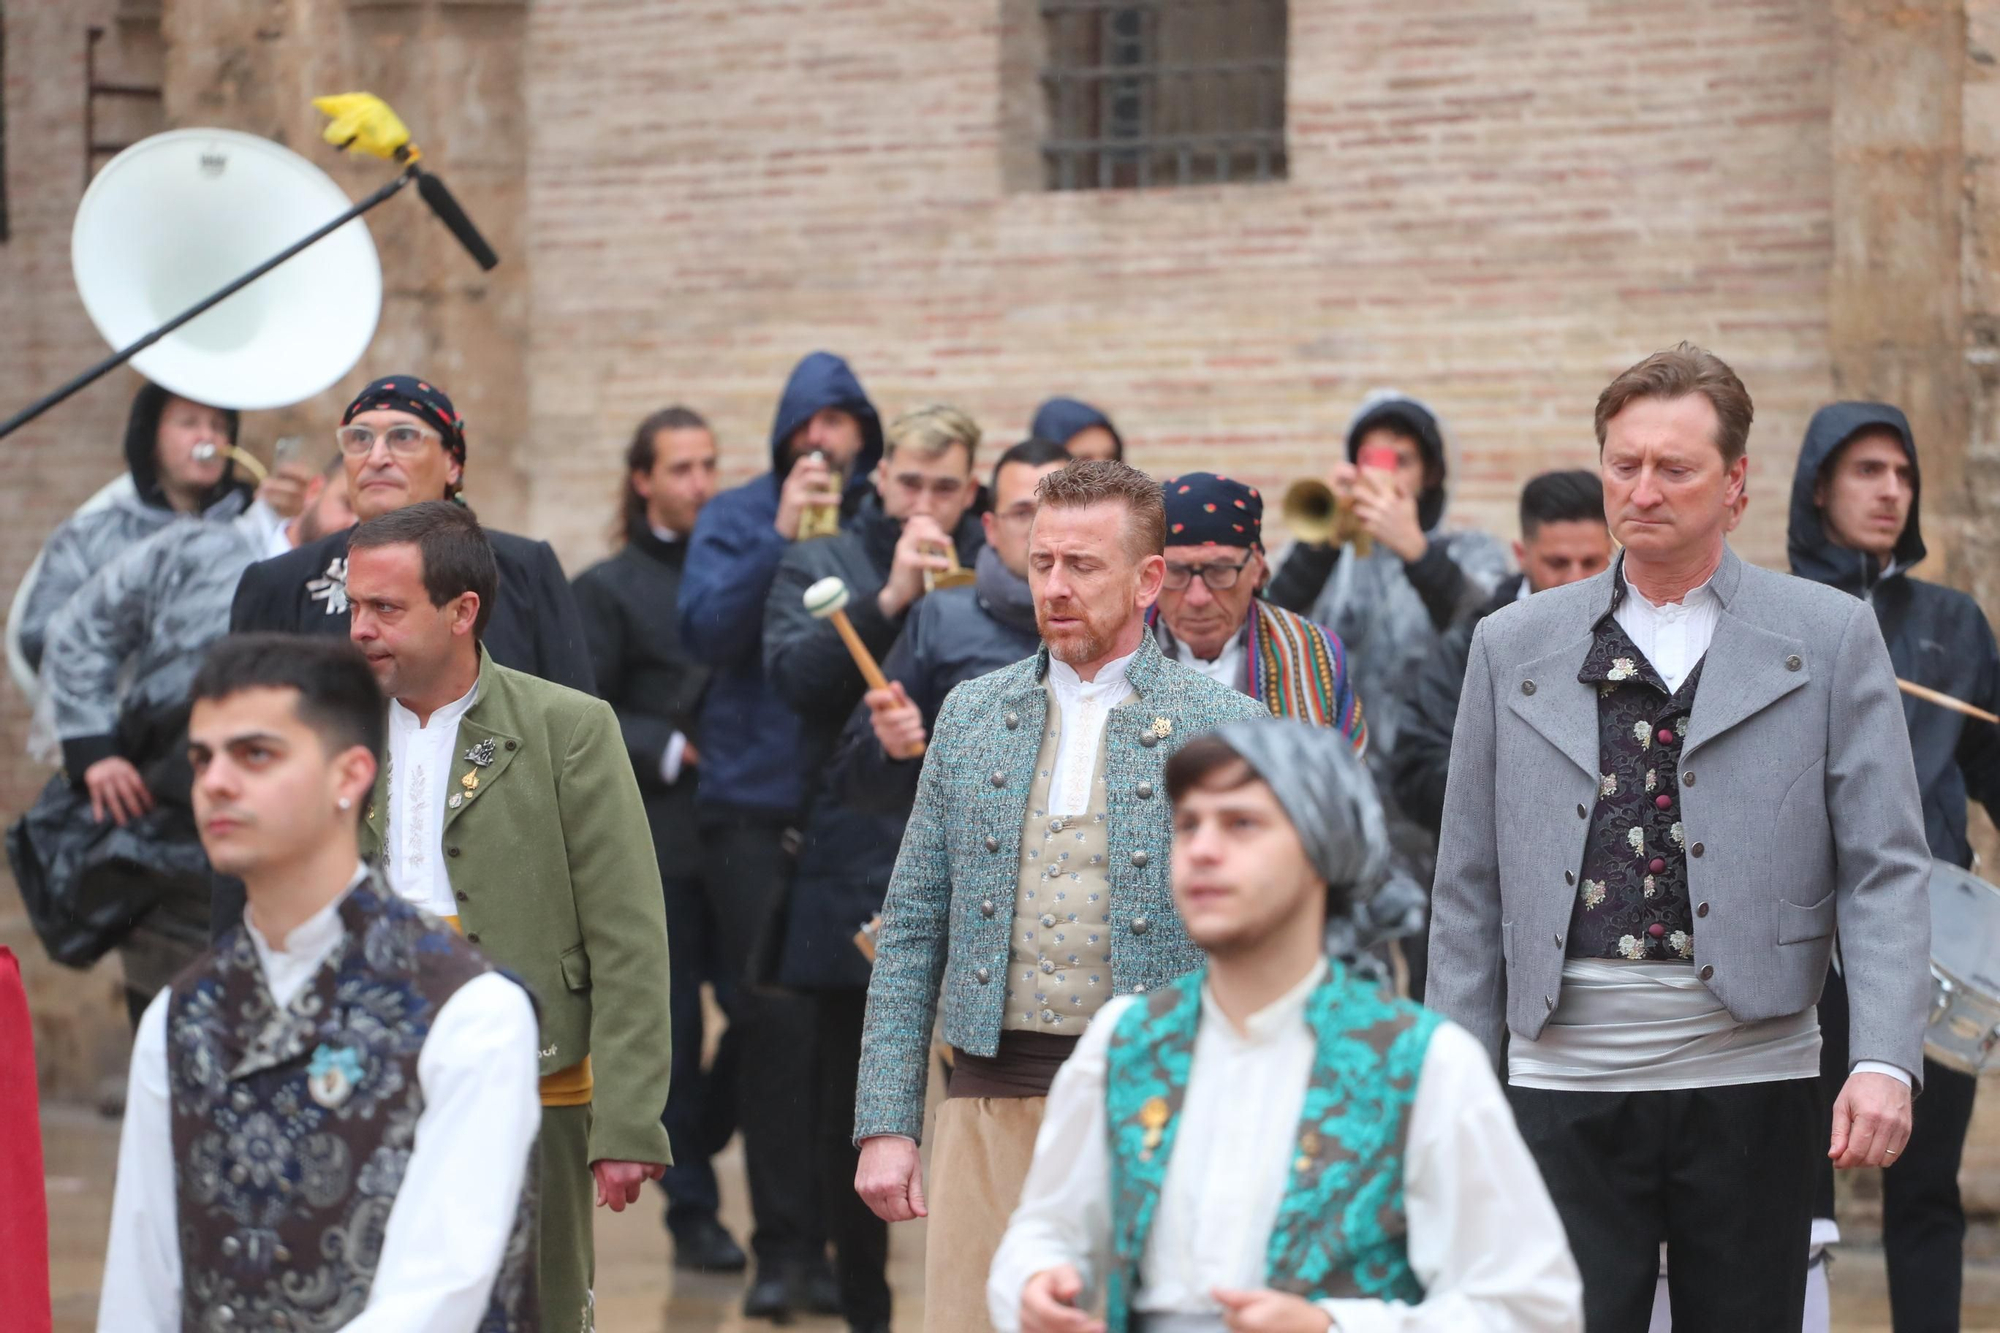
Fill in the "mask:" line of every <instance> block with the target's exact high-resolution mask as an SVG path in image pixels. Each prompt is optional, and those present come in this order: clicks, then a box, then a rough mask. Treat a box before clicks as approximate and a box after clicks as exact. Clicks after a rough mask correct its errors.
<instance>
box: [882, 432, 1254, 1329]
mask: <svg viewBox="0 0 2000 1333" xmlns="http://www.w3.org/2000/svg"><path fill="white" fill-rule="evenodd" d="M1038 498H1039V500H1040V505H1039V508H1038V509H1037V511H1036V514H1035V521H1034V526H1033V528H1032V529H1031V532H1030V537H1029V547H1028V582H1029V586H1030V588H1032V590H1033V593H1034V598H1035V617H1036V621H1037V624H1038V626H1039V628H1040V631H1041V635H1042V640H1043V644H1044V648H1043V651H1042V652H1040V653H1038V654H1036V655H1035V656H1034V657H1032V658H1029V659H1028V660H1026V661H1023V662H1019V663H1016V664H1015V665H1014V666H1011V667H1006V668H1003V669H1002V670H999V671H995V672H992V673H990V674H988V675H985V676H982V677H980V678H978V679H977V680H974V681H970V682H967V683H966V684H964V685H961V686H959V687H958V688H957V689H955V690H953V691H952V692H951V694H950V695H949V696H948V697H947V698H946V699H945V702H944V707H943V709H942V710H941V711H940V712H939V714H938V720H937V729H936V734H935V737H934V738H933V740H932V742H931V744H930V746H929V748H928V749H927V750H926V752H925V756H924V765H923V772H922V775H921V776H920V777H919V779H918V784H917V800H916V807H915V809H914V810H913V811H912V813H911V816H910V822H909V827H908V830H907V832H906V833H905V834H904V837H903V847H902V853H901V855H900V856H899V857H898V858H897V862H896V872H895V875H894V877H893V878H892V879H891V881H890V884H889V894H888V900H887V902H886V904H885V906H884V908H883V913H882V925H881V930H880V934H879V937H878V940H877V946H876V948H877V953H876V959H875V971H874V975H873V976H872V977H871V979H870V981H869V987H868V1009H867V1015H866V1018H865V1020H864V1024H863V1029H862V1041H861V1078H860V1085H859V1088H858V1090H857V1094H856V1109H855V1126H854V1137H855V1141H856V1142H857V1143H858V1144H859V1145H860V1147H861V1162H860V1167H859V1169H858V1171H857V1172H856V1174H855V1188H856V1190H857V1191H858V1192H859V1193H860V1195H861V1197H862V1198H863V1199H865V1200H866V1201H867V1202H868V1205H869V1207H870V1208H872V1209H873V1210H874V1211H875V1213H876V1215H877V1216H879V1217H882V1218H883V1219H885V1220H887V1221H890V1222H899V1221H906V1220H909V1219H911V1218H915V1217H929V1218H930V1224H929V1227H928V1230H927V1232H926V1236H927V1239H926V1271H925V1282H924V1289H925V1309H924V1319H925V1326H926V1327H927V1328H929V1329H933V1330H951V1333H966V1331H967V1330H977V1329H980V1328H982V1327H984V1326H985V1324H986V1312H985V1302H984V1301H983V1299H982V1297H981V1293H982V1288H983V1286H984V1282H985V1274H986V1270H987V1268H988V1266H989V1264H990V1263H991V1260H992V1256H993V1251H994V1248H995V1247H996V1246H997V1245H998V1243H999V1240H1000V1235H1001V1232H1002V1230H1003V1229H1004V1228H1005V1225H1006V1220H1007V1214H1008V1211H1009V1210H1010V1209H1011V1207H1012V1205H1013V1202H1014V1199H1015V1197H1016V1195H1017V1193H1018V1191H1019V1188H1020V1183H1021V1180H1022V1178H1023V1177H1024V1176H1025V1174H1026V1172H1027V1167H1028V1160H1029V1157H1030V1155H1031V1153H1032V1151H1033V1148H1034V1143H1035V1133H1036V1130H1037V1128H1038V1127H1039V1125H1040V1123H1041V1112H1042V1106H1043V1101H1044V1099H1045V1098H1046V1096H1047V1094H1048V1089H1049V1083H1050V1080H1052V1079H1053V1078H1054V1076H1055V1071H1056V1069H1057V1068H1058V1067H1059V1066H1060V1065H1061V1063H1062V1061H1063V1059H1064V1058H1065V1057H1066V1056H1067V1055H1068V1054H1069V1053H1070V1051H1071V1050H1072V1049H1073V1048H1074V1047H1075V1045H1076V1040H1077V1037H1078V1036H1079V1035H1081V1033H1082V1032H1083V1031H1084V1029H1085V1027H1086V1026H1087V1024H1088V1023H1089V1021H1090V1018H1091V1015H1093V1014H1094V1013H1095V1012H1096V1011H1097V1010H1098V1009H1099V1008H1100V1007H1101V1006H1102V1005H1103V1003H1104V1002H1105V1001H1106V1000H1107V999H1109V998H1110V997H1111V996H1112V995H1115V994H1129V993H1133V992H1136V991H1142V990H1152V989H1155V988H1157V987H1158V986H1160V985H1163V984H1164V983H1166V982H1168V981H1170V980H1172V979H1173V978H1174V977H1177V976H1180V975H1181V974H1183V973H1185V972H1188V971H1191V970H1193V969H1194V968H1195V967H1198V966H1199V965H1200V963H1201V952H1200V950H1199V949H1197V948H1196V947H1195V946H1194V945H1193V944H1192V943H1191V942H1190V941H1189V940H1188V938H1187V935H1186V933H1185V932H1184V931H1183V930H1182V929H1181V924H1180V921H1179V919H1178V918H1177V917H1176V916H1175V913H1174V907H1173V902H1172V899H1171V898H1170V896H1169V895H1168V892H1167V881H1166V871H1167V859H1168V855H1169V853H1170V850H1171V846H1172V828H1171V824H1170V815H1169V811H1168V807H1167V801H1166V799H1165V795H1166V790H1165V765H1166V761H1167V759H1168V758H1169V757H1171V756H1172V755H1173V753H1174V752H1175V751H1176V750H1178V749H1179V748H1180V747H1181V746H1182V745H1184V744H1185V743H1186V742H1187V741H1188V740H1189V739H1190V738H1192V737H1194V736H1196V735H1199V734H1201V733H1202V732H1205V731H1207V730H1209V729H1211V728H1213V727H1215V726H1217V725H1219V724H1221V723H1224V722H1228V721H1231V720H1233V719H1236V718H1241V717H1256V716H1263V715H1265V711H1264V709H1263V708H1262V707H1261V706H1259V705H1258V704H1257V703H1256V702H1254V701H1253V700H1251V699H1249V698H1246V697H1245V696H1243V695H1241V694H1238V693H1236V692H1235V691H1234V690H1231V689H1228V688H1226V687H1224V686H1222V685H1218V684H1216V683H1215V682H1214V681H1212V680H1210V679H1208V678H1207V677H1205V676H1203V675H1201V674H1200V673H1198V672H1194V671H1190V670H1188V669H1187V668H1186V667H1183V666H1181V665H1179V664H1178V663H1175V662H1170V661H1168V660H1167V659H1166V657H1165V656H1164V655H1163V654H1162V653H1161V652H1160V649H1159V645H1158V643H1157V642H1156V641H1155V640H1154V639H1153V637H1152V635H1151V634H1149V633H1147V627H1146V611H1147V609H1148V608H1149V607H1151V606H1152V604H1153V602H1154V601H1155V599H1157V598H1158V596H1159V591H1160V582H1161V579H1162V577H1163V576H1164V574H1165V566H1166V560H1165V558H1164V557H1163V556H1162V555H1161V550H1162V549H1163V547H1164V546H1165V537H1166V516H1165V511H1164V508H1163V506H1162V504H1161V497H1160V486H1159V483H1158V482H1156V481H1154V480H1152V479H1151V478H1149V477H1147V476H1146V475H1145V474H1144V473H1142V472H1139V471H1137V470H1136V469H1134V468H1131V467H1128V466H1126V465H1125V464H1123V463H1116V462H1109V461H1105V462H1077V463H1071V464H1069V465H1068V466H1067V467H1064V468H1062V469H1061V470H1059V471H1056V472H1052V473H1050V474H1049V475H1048V476H1047V477H1045V478H1043V480H1042V482H1041V485H1040V487H1039V495H1038ZM940 1001H942V1003H943V1006H944V1023H943V1034H944V1040H945V1041H946V1042H947V1043H948V1044H949V1045H950V1046H951V1047H952V1048H953V1051H954V1054H953V1075H952V1079H951V1084H950V1087H949V1090H948V1095H947V1097H946V1100H945V1102H944V1104H943V1106H942V1107H941V1108H940V1110H939V1113H938V1120H937V1127H936V1139H935V1141H934V1142H933V1144H932V1152H931V1172H932V1185H933V1186H934V1191H935V1195H936V1199H935V1207H934V1208H933V1207H932V1206H931V1205H930V1204H927V1203H926V1199H925V1192H924V1186H923V1180H922V1176H921V1171H920V1168H919V1166H918V1159H917V1140H918V1138H919V1136H920V1135H921V1134H922V1131H923V1118H924V1092H925V1084H926V1082H927V1081H928V1074H929V1066H930V1040H931V1028H932V1023H933V1019H934V1018H935V1017H936V1015H937V1011H938V1006H939V1004H940Z"/></svg>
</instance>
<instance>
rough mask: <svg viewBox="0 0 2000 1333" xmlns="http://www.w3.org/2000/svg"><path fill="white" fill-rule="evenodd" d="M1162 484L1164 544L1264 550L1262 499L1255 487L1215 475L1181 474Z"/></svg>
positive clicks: (1200, 473)
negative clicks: (1165, 508)
mask: <svg viewBox="0 0 2000 1333" xmlns="http://www.w3.org/2000/svg"><path fill="white" fill-rule="evenodd" d="M1163 485H1164V489H1165V490H1166V499H1167V545H1169V546H1237V547H1244V548H1247V549H1250V550H1262V549H1263V546H1264V497H1263V496H1262V495H1260V494H1258V492H1257V488H1256V487H1254V486H1246V485H1244V484H1243V483H1242V482H1240V481H1235V480H1232V479H1231V478H1228V477H1224V476H1220V475H1218V474H1216V473H1214V472H1184V473H1182V474H1181V475H1180V476H1178V477H1168V478H1167V480H1166V481H1165V483H1163Z"/></svg>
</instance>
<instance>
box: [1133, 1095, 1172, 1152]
mask: <svg viewBox="0 0 2000 1333" xmlns="http://www.w3.org/2000/svg"><path fill="white" fill-rule="evenodd" d="M1169 1115H1170V1112H1169V1111H1168V1109H1167V1099H1166V1098H1165V1097H1148V1098H1147V1099H1146V1104H1145V1105H1144V1106H1141V1107H1140V1108H1139V1126H1140V1128H1142V1129H1144V1130H1145V1131H1146V1132H1145V1134H1144V1135H1143V1136H1142V1137H1141V1138H1140V1140H1139V1160H1140V1161H1142V1162H1150V1161H1152V1160H1153V1149H1155V1148H1157V1147H1159V1146H1160V1144H1161V1142H1162V1141H1163V1140H1164V1139H1165V1138H1166V1131H1167V1120H1168V1117H1169Z"/></svg>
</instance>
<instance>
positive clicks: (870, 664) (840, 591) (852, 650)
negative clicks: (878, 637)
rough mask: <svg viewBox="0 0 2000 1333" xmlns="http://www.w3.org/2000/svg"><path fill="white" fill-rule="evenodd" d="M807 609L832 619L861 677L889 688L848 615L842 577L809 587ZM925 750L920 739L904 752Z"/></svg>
mask: <svg viewBox="0 0 2000 1333" xmlns="http://www.w3.org/2000/svg"><path fill="white" fill-rule="evenodd" d="M805 605H806V610H807V611H808V612H810V613H811V614H812V615H813V616H815V617H816V618H818V619H820V620H831V621H832V622H833V627H834V629H835V630H837V631H838V632H839V634H840V641H841V642H842V643H844V644H846V645H847V654H848V656H850V657H852V658H853V659H854V665H855V666H857V667H859V668H860V669H861V678H862V679H863V680H865V681H867V682H868V688H869V689H871V690H886V689H888V688H889V680H888V677H886V676H884V675H883V674H882V667H881V665H880V664H879V663H877V662H876V660H875V654H873V653H871V652H869V651H868V645H867V644H865V643H863V642H861V635H860V634H858V633H856V632H855V629H854V623H853V622H852V621H850V620H849V619H848V618H847V609H846V608H847V585H846V584H845V583H843V582H842V581H841V580H840V579H839V578H838V577H828V578H823V579H821V580H820V581H819V582H818V583H815V584H813V585H812V587H810V588H807V589H806V593H805ZM923 752H924V743H923V742H922V741H918V742H917V743H916V744H915V745H913V746H911V747H910V749H909V751H908V752H907V753H906V754H904V755H902V756H901V757H902V758H904V759H915V758H916V757H917V756H918V755H920V754H922V753H923Z"/></svg>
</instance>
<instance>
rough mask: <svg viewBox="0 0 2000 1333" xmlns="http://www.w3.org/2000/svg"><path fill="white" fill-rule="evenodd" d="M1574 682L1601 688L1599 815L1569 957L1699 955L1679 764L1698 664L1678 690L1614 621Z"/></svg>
mask: <svg viewBox="0 0 2000 1333" xmlns="http://www.w3.org/2000/svg"><path fill="white" fill-rule="evenodd" d="M1576 675H1577V679H1578V680H1580V681H1583V682H1584V683H1586V684H1591V685H1595V686H1596V687H1597V724H1598V742H1597V755H1598V767H1599V769H1600V772H1599V775H1598V783H1597V807H1596V809H1595V810H1593V811H1592V812H1591V818H1590V835H1589V840H1588V842H1587V843H1586V844H1585V846H1584V853H1583V869H1582V872H1581V875H1580V882H1579V884H1578V888H1577V899H1576V904H1575V906H1574V907H1573V908H1572V909H1571V912H1570V928H1569V946H1568V954H1569V956H1570V957H1571V958H1627V959H1634V960H1640V959H1645V960H1654V961H1679V960H1689V959H1692V958H1693V957H1694V913H1693V911H1692V910H1691V909H1690V907H1689V902H1688V877H1687V849H1686V846H1685V845H1684V844H1685V838H1684V837H1683V835H1682V830H1681V803H1680V784H1681V776H1680V758H1681V747H1682V746H1683V745H1684V744H1685V743H1686V740H1687V729H1688V715H1689V714H1690V713H1691V712H1693V710H1694V697H1695V692H1696V690H1697V689H1698V688H1699V687H1700V684H1701V664H1700V663H1697V664H1696V665H1695V668H1694V670H1692V671H1690V672H1689V673H1688V674H1687V678H1686V679H1685V680H1683V681H1682V682H1681V687H1680V688H1679V689H1678V690H1669V689H1668V688H1667V685H1666V682H1665V681H1664V680H1662V679H1661V678H1660V673H1659V672H1658V671H1657V670H1655V669H1654V667H1653V664H1652V663H1651V662H1648V661H1647V660H1646V655H1645V654H1644V653H1642V652H1640V651H1639V649H1638V648H1637V646H1635V645H1634V644H1633V642H1632V640H1631V637H1630V636H1629V635H1627V634H1626V633H1625V630H1624V627H1623V626H1621V625H1619V623H1618V622H1617V620H1616V619H1614V618H1613V617H1612V616H1611V615H1609V614H1607V615H1605V617H1604V618H1603V619H1602V620H1600V621H1599V622H1598V623H1597V628H1596V638H1595V641H1594V642H1593V643H1592V644H1591V647H1590V652H1589V654H1588V655H1587V656H1586V657H1585V658H1584V661H1583V667H1582V669H1581V670H1579V671H1578V672H1577V673H1576Z"/></svg>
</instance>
